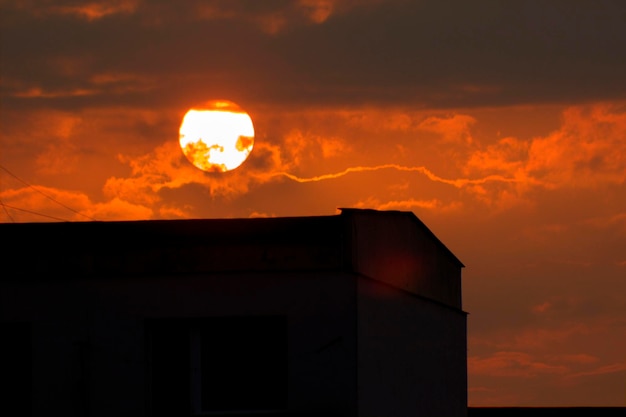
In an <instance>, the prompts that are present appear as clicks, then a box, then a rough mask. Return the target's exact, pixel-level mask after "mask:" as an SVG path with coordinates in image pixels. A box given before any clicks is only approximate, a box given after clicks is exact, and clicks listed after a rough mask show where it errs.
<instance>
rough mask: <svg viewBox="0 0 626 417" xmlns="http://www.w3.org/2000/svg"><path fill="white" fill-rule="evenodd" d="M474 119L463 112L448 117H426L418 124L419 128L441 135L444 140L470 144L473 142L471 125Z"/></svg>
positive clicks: (474, 121) (474, 122)
mask: <svg viewBox="0 0 626 417" xmlns="http://www.w3.org/2000/svg"><path fill="white" fill-rule="evenodd" d="M474 124H476V119H475V118H473V117H472V116H468V115H464V114H455V115H452V116H449V117H437V116H432V117H428V118H427V119H425V120H424V121H422V122H421V123H420V124H419V128H420V129H422V130H425V131H428V132H433V133H437V134H439V135H441V137H442V139H443V140H444V141H446V142H452V143H465V144H468V145H469V144H471V143H472V142H473V139H472V135H471V127H472V126H473V125H474Z"/></svg>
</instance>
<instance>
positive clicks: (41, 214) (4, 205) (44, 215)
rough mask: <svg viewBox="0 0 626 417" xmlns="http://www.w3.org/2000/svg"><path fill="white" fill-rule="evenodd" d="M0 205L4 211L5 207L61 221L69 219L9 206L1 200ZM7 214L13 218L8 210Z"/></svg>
mask: <svg viewBox="0 0 626 417" xmlns="http://www.w3.org/2000/svg"><path fill="white" fill-rule="evenodd" d="M0 205H2V207H4V209H5V211H6V209H7V208H10V209H12V210H18V211H23V212H25V213H30V214H35V215H37V216H42V217H47V218H49V219H53V220H58V221H61V222H69V220H67V219H62V218H60V217H54V216H49V215H47V214H43V213H37V212H36V211H31V210H26V209H22V208H19V207H13V206H10V205H8V204H4V203H2V202H0ZM7 215H8V216H9V217H10V218H11V220H13V218H12V217H11V215H10V214H9V213H8V212H7ZM13 222H14V223H15V221H13Z"/></svg>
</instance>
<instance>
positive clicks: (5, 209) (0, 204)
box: [0, 199, 15, 223]
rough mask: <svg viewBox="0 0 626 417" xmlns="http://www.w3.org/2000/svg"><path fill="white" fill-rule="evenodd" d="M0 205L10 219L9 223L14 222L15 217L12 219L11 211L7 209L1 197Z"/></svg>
mask: <svg viewBox="0 0 626 417" xmlns="http://www.w3.org/2000/svg"><path fill="white" fill-rule="evenodd" d="M0 206H2V208H3V209H4V212H5V214H6V215H7V217H8V218H9V219H11V223H15V219H13V216H11V213H9V210H7V208H6V205H5V204H4V202H3V201H2V199H0Z"/></svg>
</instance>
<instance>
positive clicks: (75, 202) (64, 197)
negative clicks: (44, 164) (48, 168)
mask: <svg viewBox="0 0 626 417" xmlns="http://www.w3.org/2000/svg"><path fill="white" fill-rule="evenodd" d="M0 205H2V211H0V213H1V214H0V218H2V219H3V220H2V221H4V222H39V221H91V220H130V219H149V218H152V217H153V212H152V209H150V208H148V207H145V206H141V205H136V204H132V203H129V202H127V201H123V200H121V199H117V198H115V199H112V200H111V201H108V202H104V203H94V202H93V201H91V200H90V198H89V197H88V196H87V195H85V194H84V193H81V192H77V191H67V190H59V189H56V188H51V187H45V186H28V187H23V188H18V189H6V190H3V191H2V192H0ZM26 207H27V209H26Z"/></svg>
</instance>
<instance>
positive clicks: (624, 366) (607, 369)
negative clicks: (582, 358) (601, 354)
mask: <svg viewBox="0 0 626 417" xmlns="http://www.w3.org/2000/svg"><path fill="white" fill-rule="evenodd" d="M617 372H626V362H622V363H613V364H610V365H605V366H600V367H598V368H595V369H591V370H588V371H582V372H576V373H574V374H571V375H568V378H581V377H585V376H593V375H605V374H613V373H617Z"/></svg>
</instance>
